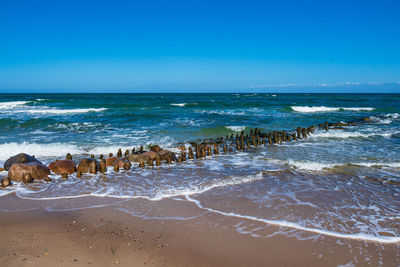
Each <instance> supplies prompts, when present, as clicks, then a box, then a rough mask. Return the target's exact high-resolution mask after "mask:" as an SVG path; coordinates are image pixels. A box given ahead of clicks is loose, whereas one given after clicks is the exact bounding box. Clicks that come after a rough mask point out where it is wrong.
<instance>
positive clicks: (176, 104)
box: [170, 103, 187, 107]
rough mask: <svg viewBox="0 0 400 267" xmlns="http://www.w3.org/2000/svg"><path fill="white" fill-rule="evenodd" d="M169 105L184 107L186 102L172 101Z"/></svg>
mask: <svg viewBox="0 0 400 267" xmlns="http://www.w3.org/2000/svg"><path fill="white" fill-rule="evenodd" d="M170 105H171V106H177V107H184V106H186V105H187V103H172V104H170Z"/></svg>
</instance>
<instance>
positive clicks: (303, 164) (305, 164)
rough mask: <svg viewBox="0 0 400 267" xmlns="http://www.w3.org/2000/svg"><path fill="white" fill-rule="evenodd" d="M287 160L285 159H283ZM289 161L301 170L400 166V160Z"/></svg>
mask: <svg viewBox="0 0 400 267" xmlns="http://www.w3.org/2000/svg"><path fill="white" fill-rule="evenodd" d="M282 162H285V161H282ZM287 163H288V164H289V165H290V166H292V167H295V168H297V169H300V170H307V171H322V170H328V169H332V168H334V167H341V166H346V165H355V166H364V167H391V168H399V167H400V162H345V163H340V162H336V163H326V162H316V161H296V160H288V161H287Z"/></svg>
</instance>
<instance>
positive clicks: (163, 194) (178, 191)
mask: <svg viewBox="0 0 400 267" xmlns="http://www.w3.org/2000/svg"><path fill="white" fill-rule="evenodd" d="M261 179H263V175H262V172H260V173H258V174H256V175H248V176H245V177H241V176H237V177H231V178H229V179H224V180H216V181H214V182H213V183H210V184H208V185H207V186H204V185H197V186H189V187H186V188H174V189H164V190H163V189H160V191H158V192H157V193H156V194H155V195H153V196H147V195H131V194H130V195H114V194H113V193H115V192H114V190H113V189H109V190H108V191H107V192H104V193H99V192H98V191H97V192H93V193H86V194H79V195H70V196H68V195H67V196H54V197H32V196H30V195H32V193H33V195H34V194H35V193H36V192H30V191H29V190H26V189H21V190H18V191H17V192H16V195H17V196H18V197H19V198H22V199H30V200H56V199H74V198H82V197H109V198H118V199H147V200H150V201H160V200H163V199H166V198H173V197H178V196H189V195H195V194H202V193H204V192H207V191H209V190H211V189H213V188H218V187H223V186H231V185H238V184H243V183H249V182H253V181H257V180H261Z"/></svg>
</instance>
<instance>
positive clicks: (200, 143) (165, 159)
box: [1, 120, 366, 187]
mask: <svg viewBox="0 0 400 267" xmlns="http://www.w3.org/2000/svg"><path fill="white" fill-rule="evenodd" d="M363 121H366V120H363ZM355 124H357V123H354V122H348V123H343V122H340V123H328V122H326V121H325V122H324V123H323V124H319V125H312V126H310V127H307V128H303V127H297V128H296V129H293V130H281V131H271V132H266V131H263V130H262V129H260V128H251V129H249V131H248V132H245V131H241V132H240V134H239V133H237V134H236V135H234V134H231V135H230V136H229V135H227V136H225V138H224V137H222V136H221V137H218V138H215V139H213V138H208V139H203V140H201V139H200V140H196V141H189V142H187V143H186V144H190V146H189V147H188V148H187V145H185V144H181V145H178V147H177V148H178V150H179V151H180V152H179V153H174V152H172V151H169V150H165V149H162V148H161V147H160V146H158V145H150V146H149V147H148V150H147V151H146V150H144V147H143V146H140V147H139V149H136V148H132V149H131V150H126V151H125V152H124V153H123V152H122V149H118V151H117V153H116V155H115V156H114V154H113V153H109V154H108V157H107V158H105V157H104V155H103V154H101V155H99V157H98V159H96V157H95V155H91V156H90V157H87V158H83V159H81V160H80V162H79V164H78V165H76V163H75V162H74V161H73V159H72V155H71V154H70V153H68V154H67V155H66V157H65V159H64V160H56V161H54V162H51V163H50V164H49V166H45V165H44V164H42V163H41V162H40V161H39V160H37V159H36V158H35V157H34V156H30V155H27V154H24V153H20V154H18V155H15V156H13V157H11V158H9V159H8V160H7V161H6V162H5V163H4V169H5V170H7V171H8V177H5V178H3V179H2V180H1V186H2V187H6V186H10V185H12V182H13V181H16V182H20V181H22V182H25V183H30V182H33V181H34V180H45V181H51V179H50V178H49V177H48V175H50V174H52V173H53V174H56V175H61V176H62V178H63V179H68V176H69V175H72V174H75V173H76V177H81V176H82V175H83V174H84V173H90V174H97V173H106V172H107V167H112V169H113V171H114V172H119V171H120V170H125V171H128V170H130V169H131V168H132V167H137V168H146V167H154V166H161V165H162V164H171V163H172V162H175V163H177V164H184V163H185V162H186V161H188V160H198V159H207V158H210V157H213V156H214V155H219V154H221V153H222V154H229V153H236V152H241V151H246V150H251V149H253V148H256V147H259V146H272V145H279V144H283V143H290V142H296V141H300V140H302V139H306V138H308V137H309V136H310V135H312V134H313V133H314V132H315V131H316V130H317V129H319V130H325V131H328V130H330V129H344V128H343V127H344V126H351V125H355Z"/></svg>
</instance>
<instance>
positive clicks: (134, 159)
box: [128, 151, 157, 162]
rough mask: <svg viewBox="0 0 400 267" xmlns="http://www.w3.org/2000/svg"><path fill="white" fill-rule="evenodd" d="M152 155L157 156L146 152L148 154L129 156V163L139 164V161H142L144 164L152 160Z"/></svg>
mask: <svg viewBox="0 0 400 267" xmlns="http://www.w3.org/2000/svg"><path fill="white" fill-rule="evenodd" d="M152 153H154V154H156V155H157V153H155V152H152V151H148V152H144V153H143V154H132V155H130V156H129V158H128V159H129V161H130V162H140V160H143V161H145V162H146V161H148V160H151V159H152V157H153V154H152ZM154 158H155V157H154Z"/></svg>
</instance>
